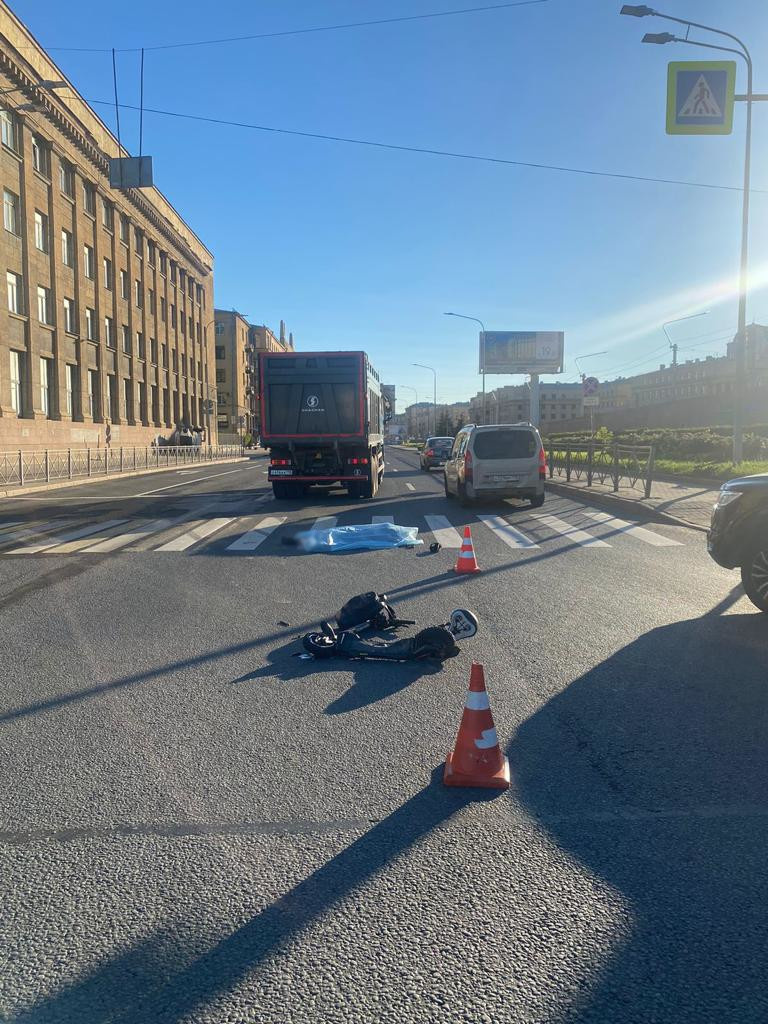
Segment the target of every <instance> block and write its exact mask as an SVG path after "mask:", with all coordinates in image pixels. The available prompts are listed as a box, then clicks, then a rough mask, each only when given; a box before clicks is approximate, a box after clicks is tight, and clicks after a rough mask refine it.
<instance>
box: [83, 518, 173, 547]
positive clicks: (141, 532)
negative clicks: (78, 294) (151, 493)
mask: <svg viewBox="0 0 768 1024" xmlns="http://www.w3.org/2000/svg"><path fill="white" fill-rule="evenodd" d="M173 525H174V520H173V519H155V520H154V521H153V522H148V523H144V525H143V526H138V527H137V528H136V529H135V530H132V531H130V532H128V533H118V534H116V535H115V536H114V537H108V538H107V540H102V541H99V542H98V544H92V545H91V546H90V547H89V548H84V550H85V551H87V552H88V553H89V554H90V553H91V552H103V551H117V550H118V548H124V547H127V546H128V545H129V544H133V543H134V542H135V541H138V540H143V539H144V537H148V536H149V535H150V534H153V533H160V531H161V530H167V529H168V528H169V527H170V526H173Z"/></svg>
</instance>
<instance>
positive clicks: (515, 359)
mask: <svg viewBox="0 0 768 1024" xmlns="http://www.w3.org/2000/svg"><path fill="white" fill-rule="evenodd" d="M564 340H565V335H564V334H563V332H562V331H481V333H480V373H562V370H563V344H564Z"/></svg>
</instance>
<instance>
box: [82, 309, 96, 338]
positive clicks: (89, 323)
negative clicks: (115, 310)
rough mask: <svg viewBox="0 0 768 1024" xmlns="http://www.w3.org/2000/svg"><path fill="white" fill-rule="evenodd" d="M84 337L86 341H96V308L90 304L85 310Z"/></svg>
mask: <svg viewBox="0 0 768 1024" xmlns="http://www.w3.org/2000/svg"><path fill="white" fill-rule="evenodd" d="M85 337H86V339H87V340H88V341H96V310H95V309H91V308H90V306H87V307H86V310H85Z"/></svg>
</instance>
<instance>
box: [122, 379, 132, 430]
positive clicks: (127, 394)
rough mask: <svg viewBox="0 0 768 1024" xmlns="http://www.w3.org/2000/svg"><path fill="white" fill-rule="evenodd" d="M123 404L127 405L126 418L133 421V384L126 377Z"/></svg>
mask: <svg viewBox="0 0 768 1024" xmlns="http://www.w3.org/2000/svg"><path fill="white" fill-rule="evenodd" d="M123 404H124V406H125V418H126V419H127V420H128V421H129V422H130V423H133V386H132V384H131V382H130V380H129V379H128V378H127V377H126V378H125V379H124V380H123Z"/></svg>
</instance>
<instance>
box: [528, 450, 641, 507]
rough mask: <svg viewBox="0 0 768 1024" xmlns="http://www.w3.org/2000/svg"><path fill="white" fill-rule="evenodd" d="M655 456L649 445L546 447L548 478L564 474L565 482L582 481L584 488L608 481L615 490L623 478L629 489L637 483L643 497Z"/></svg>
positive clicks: (634, 487)
mask: <svg viewBox="0 0 768 1024" xmlns="http://www.w3.org/2000/svg"><path fill="white" fill-rule="evenodd" d="M655 457H656V452H655V448H654V446H653V445H652V444H651V445H625V444H603V443H599V442H587V443H583V444H559V443H557V442H554V443H552V444H550V445H549V446H548V451H547V461H548V464H549V477H550V479H552V478H553V477H554V475H555V474H557V476H559V477H563V476H564V477H565V480H566V482H567V483H570V482H571V480H579V481H580V480H584V481H585V483H586V485H587V487H591V486H592V485H593V483H594V481H595V479H597V480H598V482H599V483H601V484H605V481H606V480H610V482H611V484H612V486H613V490H614V492H616V491H618V490H619V488H620V486H621V482H622V480H623V481H626V486H627V487H630V488H632V489H637V487H638V484H640V485H641V486H642V490H643V493H644V495H645V497H646V498H650V496H651V486H652V484H653V468H654V462H655Z"/></svg>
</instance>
